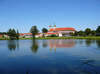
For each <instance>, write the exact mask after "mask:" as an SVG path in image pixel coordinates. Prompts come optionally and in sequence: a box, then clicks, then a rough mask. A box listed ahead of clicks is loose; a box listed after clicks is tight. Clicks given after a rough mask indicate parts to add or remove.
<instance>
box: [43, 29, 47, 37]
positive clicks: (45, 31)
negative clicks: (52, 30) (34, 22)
mask: <svg viewBox="0 0 100 74" xmlns="http://www.w3.org/2000/svg"><path fill="white" fill-rule="evenodd" d="M47 32H48V29H46V28H43V29H42V33H43V37H44V35H45V34H44V33H47Z"/></svg>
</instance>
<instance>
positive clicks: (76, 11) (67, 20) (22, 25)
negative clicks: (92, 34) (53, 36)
mask: <svg viewBox="0 0 100 74" xmlns="http://www.w3.org/2000/svg"><path fill="white" fill-rule="evenodd" d="M54 24H56V26H57V27H73V28H75V29H76V30H84V29H85V28H87V27H88V28H91V29H93V30H95V29H96V28H97V26H99V25H100V0H0V32H6V31H8V29H9V28H15V29H18V30H19V32H21V33H27V32H29V31H30V28H31V27H32V26H34V25H36V26H37V28H38V29H39V30H41V29H42V28H43V27H45V28H49V27H48V26H49V25H54ZM40 32H41V31H40Z"/></svg>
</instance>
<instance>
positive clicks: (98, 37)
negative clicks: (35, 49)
mask: <svg viewBox="0 0 100 74" xmlns="http://www.w3.org/2000/svg"><path fill="white" fill-rule="evenodd" d="M31 39H33V38H20V39H19V40H31ZM36 39H40V40H41V39H42V40H44V39H98V40H99V39H100V36H87V37H42V38H36ZM0 40H10V39H8V38H0Z"/></svg>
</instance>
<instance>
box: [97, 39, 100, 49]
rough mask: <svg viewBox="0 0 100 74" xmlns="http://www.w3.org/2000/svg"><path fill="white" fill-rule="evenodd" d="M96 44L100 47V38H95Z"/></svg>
mask: <svg viewBox="0 0 100 74" xmlns="http://www.w3.org/2000/svg"><path fill="white" fill-rule="evenodd" d="M96 44H97V46H98V48H100V40H96Z"/></svg>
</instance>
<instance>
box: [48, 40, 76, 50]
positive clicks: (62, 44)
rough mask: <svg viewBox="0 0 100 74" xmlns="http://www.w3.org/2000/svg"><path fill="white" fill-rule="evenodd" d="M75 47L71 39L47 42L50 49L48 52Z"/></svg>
mask: <svg viewBox="0 0 100 74" xmlns="http://www.w3.org/2000/svg"><path fill="white" fill-rule="evenodd" d="M74 46H75V42H74V40H72V39H68V40H49V47H50V51H51V50H52V49H55V51H56V48H70V47H74Z"/></svg>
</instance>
